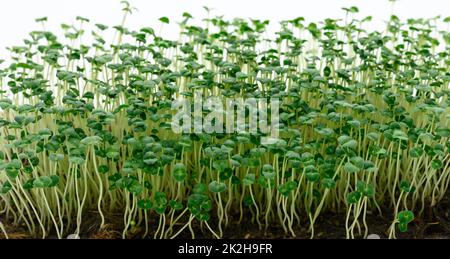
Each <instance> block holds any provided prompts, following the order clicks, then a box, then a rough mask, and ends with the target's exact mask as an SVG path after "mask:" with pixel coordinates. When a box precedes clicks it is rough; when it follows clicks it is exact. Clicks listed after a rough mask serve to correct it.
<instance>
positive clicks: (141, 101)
mask: <svg viewBox="0 0 450 259" xmlns="http://www.w3.org/2000/svg"><path fill="white" fill-rule="evenodd" d="M131 11H132V9H131V8H130V6H129V5H127V4H126V3H125V8H124V12H125V17H126V15H128V14H129V13H130V12H131ZM357 13H358V9H357V8H356V7H352V8H348V9H347V8H345V15H346V19H345V20H333V19H326V20H324V21H322V22H320V23H308V22H306V21H304V19H303V18H301V17H300V18H297V19H293V20H287V21H283V22H281V23H280V29H279V31H278V32H277V33H276V34H275V35H274V36H270V37H269V36H268V34H267V33H266V32H267V30H268V26H269V21H261V20H243V19H234V20H225V19H223V18H221V17H215V18H211V17H210V18H208V19H205V24H204V25H203V26H196V25H191V23H190V22H191V20H192V16H191V15H190V14H188V13H184V14H183V19H182V21H181V22H180V23H179V25H180V37H179V39H178V40H177V41H173V40H167V39H164V38H163V37H161V35H160V34H158V32H157V30H156V32H155V30H154V29H152V28H150V27H145V28H142V29H139V30H130V29H127V28H126V27H125V19H124V22H123V23H122V24H121V25H120V26H114V27H113V28H108V26H106V25H103V24H95V28H94V29H93V30H92V32H91V34H92V37H93V41H92V42H91V43H86V42H84V41H83V40H82V36H83V35H84V34H87V32H86V31H85V30H83V29H82V28H83V25H86V24H91V22H90V21H89V20H88V19H86V18H83V17H77V21H78V25H76V26H68V25H62V29H63V31H64V35H65V38H64V39H59V38H58V37H57V36H56V35H55V34H53V33H52V32H50V31H45V30H42V31H33V32H32V33H30V37H29V38H27V39H26V40H24V44H23V46H18V47H12V48H10V51H11V54H12V61H11V62H10V64H9V65H8V67H5V66H4V69H1V70H0V79H1V80H0V81H1V82H2V83H1V96H0V112H1V118H0V134H1V135H0V197H1V198H0V209H1V211H0V213H1V214H0V219H1V222H3V223H5V222H8V223H15V224H18V225H24V226H26V227H27V228H28V230H29V231H30V233H34V234H35V235H40V236H42V237H47V236H48V235H55V236H57V237H60V238H61V237H64V235H67V234H70V233H74V232H75V233H76V234H79V233H80V228H81V226H82V224H83V216H84V215H86V213H87V212H88V211H89V210H98V213H99V215H100V218H101V220H102V222H101V227H104V225H105V215H106V214H108V213H112V212H115V213H117V212H120V213H121V214H122V215H123V217H124V229H123V237H124V238H125V237H127V234H128V233H129V232H130V231H134V229H135V228H136V226H141V228H142V229H144V230H145V233H142V234H143V236H151V237H154V238H174V237H176V236H177V235H178V234H180V233H181V232H182V231H185V230H186V231H188V230H189V231H190V232H191V233H192V237H194V236H195V230H194V228H193V227H192V225H193V224H194V223H197V222H200V223H201V226H202V228H201V229H205V230H207V231H210V232H211V233H212V234H213V235H214V236H215V237H217V238H220V237H222V236H223V231H224V229H225V228H226V227H230V228H232V227H233V225H232V223H234V222H236V221H237V222H242V221H244V220H246V221H249V220H251V221H252V222H253V223H254V224H258V225H259V227H260V228H262V229H264V228H267V227H268V226H269V225H280V226H281V227H282V228H283V229H284V230H285V231H286V233H288V234H291V235H293V236H295V232H296V231H295V229H296V227H297V226H299V225H301V226H306V227H308V228H309V230H310V232H311V237H314V225H315V222H316V221H317V219H318V218H319V217H320V215H323V213H324V212H330V213H341V214H342V215H343V216H345V217H346V220H345V228H346V233H347V234H346V237H347V238H354V237H364V236H367V234H368V230H369V227H370V226H368V225H367V223H366V214H367V213H368V212H369V211H371V212H373V213H380V214H383V215H385V216H389V217H391V218H392V225H391V227H390V228H389V237H391V238H394V237H395V234H396V231H397V230H400V231H402V232H404V231H407V228H408V224H409V223H410V222H412V221H413V219H414V217H417V216H420V215H421V214H422V213H423V212H424V210H425V209H426V208H429V207H433V206H435V205H436V204H437V203H438V202H439V201H440V200H441V199H442V198H443V196H444V195H445V193H446V191H447V189H448V185H449V182H450V167H449V165H450V158H449V148H450V141H449V137H450V128H449V116H448V115H447V114H448V112H449V108H448V106H449V104H450V102H449V99H448V97H449V94H450V91H449V81H450V72H449V71H450V69H449V68H450V60H449V47H450V33H449V32H448V31H439V30H438V28H437V26H436V24H437V23H438V22H442V20H441V19H440V18H435V19H409V20H407V21H402V20H400V19H399V18H397V17H396V16H392V17H391V18H390V20H389V21H388V23H387V28H386V30H385V31H384V32H377V31H366V30H364V29H363V27H364V25H365V24H366V23H369V22H370V21H371V18H370V17H367V18H364V19H359V18H358V15H357ZM37 21H38V22H40V23H43V24H45V21H46V18H42V19H38V20H37ZM160 22H161V24H167V23H170V22H171V21H170V20H169V19H168V18H166V17H163V18H161V19H160ZM444 22H450V19H446V20H445V21H444ZM110 30H114V31H115V32H116V38H115V40H114V42H113V43H110V42H107V41H106V40H105V39H104V38H103V36H102V35H103V34H104V33H106V31H110ZM198 90H200V91H202V92H203V94H204V95H205V96H217V97H219V98H227V97H241V98H252V97H257V98H268V97H272V98H273V97H276V98H280V100H281V103H280V111H279V112H280V135H279V138H277V139H273V140H272V141H271V142H269V143H262V142H261V138H262V137H263V136H264V134H262V133H261V134H260V133H256V134H249V133H242V132H241V133H239V132H236V133H232V134H229V133H227V134H225V133H221V134H219V133H216V134H206V133H205V134H195V133H191V134H175V133H174V132H173V131H172V130H171V121H172V116H173V115H174V111H173V110H172V107H171V102H172V101H173V100H174V99H176V98H178V97H180V96H184V97H185V98H187V99H189V98H191V99H192V98H194V97H193V96H194V95H193V93H194V91H198ZM205 112H206V111H205ZM154 222H156V223H154ZM179 223H182V224H181V225H180V224H179ZM0 226H1V227H2V229H3V232H5V230H4V228H3V225H2V223H0ZM143 232H144V231H143ZM5 234H7V233H5Z"/></svg>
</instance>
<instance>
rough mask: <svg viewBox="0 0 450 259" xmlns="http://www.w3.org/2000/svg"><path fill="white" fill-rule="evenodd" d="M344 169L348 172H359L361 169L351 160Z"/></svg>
mask: <svg viewBox="0 0 450 259" xmlns="http://www.w3.org/2000/svg"><path fill="white" fill-rule="evenodd" d="M344 170H345V171H346V172H347V173H357V172H359V171H360V170H361V169H360V168H359V167H357V166H355V165H354V164H352V163H351V162H347V163H346V164H345V165H344Z"/></svg>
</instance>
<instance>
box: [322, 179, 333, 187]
mask: <svg viewBox="0 0 450 259" xmlns="http://www.w3.org/2000/svg"><path fill="white" fill-rule="evenodd" d="M321 183H322V185H323V186H324V187H325V188H327V189H334V188H336V181H335V180H333V179H331V178H324V179H322V182H321Z"/></svg>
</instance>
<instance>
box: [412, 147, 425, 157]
mask: <svg viewBox="0 0 450 259" xmlns="http://www.w3.org/2000/svg"><path fill="white" fill-rule="evenodd" d="M423 152H424V151H423V149H422V148H421V147H413V148H411V149H410V150H409V156H410V157H412V158H418V157H421V156H422V155H423Z"/></svg>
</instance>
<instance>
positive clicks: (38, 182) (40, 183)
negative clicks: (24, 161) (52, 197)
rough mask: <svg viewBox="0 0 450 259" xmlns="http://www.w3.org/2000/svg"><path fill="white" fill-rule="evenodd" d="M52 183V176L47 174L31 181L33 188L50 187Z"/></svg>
mask: <svg viewBox="0 0 450 259" xmlns="http://www.w3.org/2000/svg"><path fill="white" fill-rule="evenodd" d="M52 183H53V180H52V178H50V177H49V176H42V177H39V178H37V179H35V180H34V181H33V186H34V187H35V188H46V187H50V185H51V184H52Z"/></svg>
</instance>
